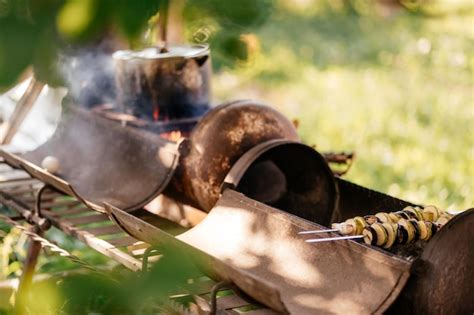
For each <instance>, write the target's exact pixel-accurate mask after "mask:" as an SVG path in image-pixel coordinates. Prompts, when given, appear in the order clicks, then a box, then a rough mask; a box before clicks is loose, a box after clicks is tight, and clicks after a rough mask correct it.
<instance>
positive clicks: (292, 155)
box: [224, 139, 337, 225]
mask: <svg viewBox="0 0 474 315" xmlns="http://www.w3.org/2000/svg"><path fill="white" fill-rule="evenodd" d="M226 187H231V188H233V189H235V190H237V191H239V192H241V193H243V194H244V195H246V196H247V197H249V198H252V199H255V200H257V201H259V202H262V203H265V204H267V205H270V206H272V207H275V208H278V209H281V210H283V211H286V212H289V213H291V214H294V215H297V216H299V217H301V218H304V219H307V220H309V221H312V222H315V223H318V224H322V225H329V223H330V220H331V217H332V215H333V212H334V208H335V206H336V201H337V190H336V184H335V181H334V176H333V173H332V172H331V170H330V168H329V166H328V165H327V163H326V161H325V159H324V158H323V156H321V155H320V154H319V153H318V152H317V151H315V150H314V149H313V148H311V147H308V146H306V145H304V144H302V143H299V142H293V141H288V140H283V139H276V140H269V141H267V142H264V143H261V144H259V145H256V146H255V147H253V148H252V149H250V150H249V151H248V152H246V153H245V154H244V155H243V156H242V157H241V158H240V159H239V160H238V161H237V162H236V163H235V164H234V166H233V167H232V169H231V170H230V172H229V173H228V175H227V176H226V178H225V181H224V189H225V188H226Z"/></svg>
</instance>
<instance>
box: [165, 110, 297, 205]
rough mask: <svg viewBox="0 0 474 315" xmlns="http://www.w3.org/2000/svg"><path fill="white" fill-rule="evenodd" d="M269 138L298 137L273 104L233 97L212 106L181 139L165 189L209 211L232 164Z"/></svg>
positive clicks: (290, 124)
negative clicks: (188, 136) (168, 183)
mask: <svg viewBox="0 0 474 315" xmlns="http://www.w3.org/2000/svg"><path fill="white" fill-rule="evenodd" d="M272 139H287V140H293V141H298V135H297V133H296V130H295V128H294V126H293V125H292V123H291V122H290V121H289V120H288V119H287V118H285V117H284V116H283V115H282V114H280V113H279V112H277V111H276V110H274V109H273V108H271V107H268V106H264V105H262V104H259V103H256V102H254V101H236V102H231V103H227V104H223V105H220V106H218V107H216V108H214V109H212V110H211V111H210V112H208V113H207V114H206V115H204V117H203V118H202V119H201V121H200V122H199V123H198V125H197V126H196V128H195V129H194V131H193V132H192V134H191V137H190V139H189V141H186V142H183V143H182V145H181V147H180V150H181V157H180V163H179V167H178V169H177V171H176V173H175V176H174V177H173V179H172V181H171V185H170V186H171V187H170V188H169V189H168V190H167V193H169V194H170V195H171V196H173V197H178V198H183V196H184V197H185V198H186V202H188V203H190V204H191V205H193V206H196V207H197V208H200V209H203V210H206V211H209V210H210V209H211V208H212V206H213V205H214V204H215V203H216V201H217V199H218V198H219V194H220V188H221V184H222V183H223V181H224V178H225V176H226V175H227V173H228V172H229V170H230V169H231V167H232V165H233V164H234V163H235V162H236V161H237V160H238V159H239V158H240V157H241V156H242V155H243V154H244V153H245V152H247V151H248V150H249V149H251V148H252V147H254V146H255V145H257V144H259V143H262V142H265V141H268V140H272Z"/></svg>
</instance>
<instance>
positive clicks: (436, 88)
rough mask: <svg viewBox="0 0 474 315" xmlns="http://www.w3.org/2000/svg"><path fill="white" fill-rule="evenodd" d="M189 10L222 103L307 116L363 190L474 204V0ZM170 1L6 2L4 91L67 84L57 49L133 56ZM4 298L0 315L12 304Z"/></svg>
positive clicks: (14, 262) (13, 238)
mask: <svg viewBox="0 0 474 315" xmlns="http://www.w3.org/2000/svg"><path fill="white" fill-rule="evenodd" d="M183 2H184V11H183V12H184V20H183V23H182V24H181V27H182V30H183V33H184V37H183V38H184V39H186V40H187V41H188V42H198V43H209V44H210V46H211V52H212V59H213V63H214V76H213V95H214V96H213V103H214V104H218V103H220V102H223V101H227V100H235V99H256V100H260V101H262V102H264V103H267V104H269V105H272V106H274V107H275V108H277V109H278V110H280V111H282V112H283V113H284V114H286V115H287V116H288V117H289V118H290V119H292V120H297V121H298V125H299V127H298V130H299V133H300V136H301V138H302V140H303V141H304V142H305V143H307V144H310V145H315V146H316V148H317V149H318V150H320V151H323V152H325V151H355V153H356V160H355V162H354V164H353V166H352V168H351V169H350V171H349V173H348V174H347V175H346V178H347V179H349V180H351V181H354V182H356V183H358V184H361V185H364V186H367V187H370V188H373V189H376V190H380V191H383V192H387V193H389V194H391V195H393V196H396V197H399V198H402V199H406V200H409V201H412V202H415V203H420V204H435V205H438V206H440V207H441V208H447V209H452V210H463V209H467V208H470V207H473V206H474V182H473V178H474V176H473V175H474V88H473V79H474V75H473V66H474V54H473V52H474V2H472V1H471V0H458V1H456V0H432V1H430V0H426V1H422V0H418V1H416V0H412V1H409V0H406V1H405V0H400V1H396V0H379V1H370V0H366V1H364V0H326V1H325V0H279V1H258V0H257V1H252V0H245V1H244V0H242V3H239V1H218V0H199V1H198V0H196V1H191V0H190V1H183ZM159 5H160V3H159V1H143V2H141V1H132V0H130V1H127V0H121V1H99V0H82V1H56V0H42V1H27V0H18V1H8V0H0V86H2V88H3V90H4V91H6V90H7V89H8V88H11V87H12V86H13V85H14V84H16V82H18V80H19V77H20V76H21V75H22V73H24V71H25V70H27V69H28V67H29V66H30V65H34V72H35V74H36V75H37V77H38V78H39V79H42V80H45V81H47V82H48V83H49V84H51V85H53V86H57V85H61V84H62V83H61V82H63V81H61V79H60V78H58V77H57V75H56V72H55V71H54V67H55V65H56V64H57V55H56V54H57V52H58V51H60V50H61V49H64V48H65V47H67V48H68V49H71V47H83V45H85V42H86V41H88V40H90V39H91V38H92V39H94V38H95V37H94V36H97V34H102V35H101V36H103V34H104V32H105V33H107V34H109V35H110V36H111V37H112V38H115V39H117V38H118V41H119V42H121V43H122V44H124V45H127V46H131V47H133V48H139V47H143V46H146V45H150V44H151V43H153V42H154V36H155V35H154V33H153V27H154V25H155V20H156V16H155V14H156V11H157V9H158V8H159ZM144 17H146V18H144ZM170 27H173V25H171V26H170ZM71 45H74V46H71ZM29 69H31V67H30V68H29ZM0 106H2V105H1V104H0ZM288 158H289V159H290V162H291V157H288ZM294 163H297V161H294ZM17 232H18V231H16V232H15V231H13V232H11V233H8V234H7V233H5V232H1V233H2V234H1V235H0V237H1V238H2V244H1V248H0V250H1V252H0V259H1V260H0V273H1V274H0V279H2V278H3V279H6V278H12V277H14V276H18V275H19V273H20V270H19V269H20V266H21V264H20V262H19V261H21V260H22V259H24V241H25V239H23V238H21V237H20V236H19V233H17ZM50 236H51V237H53V239H55V240H56V241H57V242H58V243H60V244H61V245H62V246H64V247H66V248H68V249H70V250H71V251H73V253H74V254H75V255H77V256H79V257H81V258H82V259H85V260H88V261H89V262H91V263H93V264H101V265H107V264H108V263H110V262H107V260H105V259H103V258H102V257H101V256H98V255H97V254H95V253H94V252H92V251H91V250H89V249H86V248H85V247H84V246H81V245H79V244H78V243H77V242H75V241H73V240H71V239H68V238H67V239H65V238H64V237H62V236H61V235H60V233H58V232H54V231H53V232H50ZM52 257H54V256H48V257H45V256H43V257H42V258H41V259H42V260H41V261H40V273H42V272H43V273H44V272H58V271H62V270H67V269H72V268H74V266H73V265H72V264H71V263H69V262H68V261H66V260H64V259H63V258H58V257H56V258H52ZM41 288H43V289H41ZM39 291H40V292H42V293H43V295H45V296H46V295H48V294H49V295H50V297H51V301H53V302H54V303H53V302H51V303H52V304H51V305H53V306H47V307H52V308H54V307H60V306H57V305H59V304H61V302H60V300H61V297H60V294H59V293H58V292H57V291H54V289H52V288H51V287H50V286H45V287H40V289H39ZM2 294H3V293H2V291H1V290H0V314H3V313H2V311H1V310H2V309H7V308H8V305H10V304H9V303H10V302H9V296H10V295H8V294H7V293H5V294H4V295H2ZM71 294H72V293H71ZM120 294H122V293H120ZM91 303H92V304H94V303H96V304H97V305H101V304H100V303H101V302H100V301H95V302H94V301H93V302H91ZM35 307H46V306H42V304H38V305H37V306H35ZM91 309H94V307H92V308H91ZM49 311H51V310H48V309H46V311H45V309H44V308H43V309H41V310H39V311H38V312H39V313H42V312H43V313H48V312H49ZM51 312H53V311H51Z"/></svg>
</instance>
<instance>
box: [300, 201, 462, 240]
mask: <svg viewBox="0 0 474 315" xmlns="http://www.w3.org/2000/svg"><path fill="white" fill-rule="evenodd" d="M452 217H453V215H452V214H449V213H447V212H445V211H442V210H440V209H438V208H436V207H435V206H427V207H425V208H419V207H406V208H404V209H403V210H402V211H397V212H390V213H386V212H379V213H377V214H375V215H367V216H364V217H361V216H357V217H354V218H351V219H348V220H346V221H345V222H342V223H334V224H332V229H330V230H317V231H302V232H300V234H313V233H322V232H339V233H341V234H343V235H344V236H342V237H332V238H331V237H329V238H317V239H311V240H306V241H307V242H310V243H317V242H324V241H331V240H339V239H354V240H355V239H363V240H364V242H365V243H366V244H369V245H374V246H379V247H383V248H385V249H390V248H392V247H393V246H394V245H405V244H409V243H414V242H416V241H418V240H422V241H428V240H429V239H430V238H431V237H432V236H433V235H434V234H435V233H436V232H437V231H438V230H439V229H440V228H441V227H442V226H444V225H445V224H446V223H447V222H448V221H449V220H450V219H451V218H452ZM427 219H431V220H427Z"/></svg>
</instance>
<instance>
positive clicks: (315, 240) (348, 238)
mask: <svg viewBox="0 0 474 315" xmlns="http://www.w3.org/2000/svg"><path fill="white" fill-rule="evenodd" d="M363 238H364V236H363V235H347V236H336V237H323V238H312V239H309V240H306V241H305V242H306V243H319V242H329V241H340V240H358V239H363Z"/></svg>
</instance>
